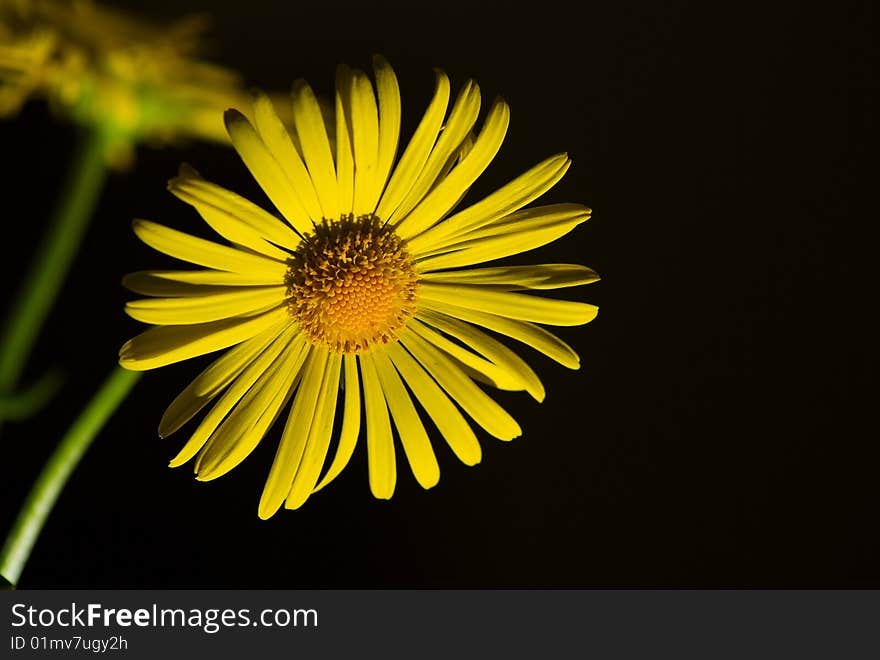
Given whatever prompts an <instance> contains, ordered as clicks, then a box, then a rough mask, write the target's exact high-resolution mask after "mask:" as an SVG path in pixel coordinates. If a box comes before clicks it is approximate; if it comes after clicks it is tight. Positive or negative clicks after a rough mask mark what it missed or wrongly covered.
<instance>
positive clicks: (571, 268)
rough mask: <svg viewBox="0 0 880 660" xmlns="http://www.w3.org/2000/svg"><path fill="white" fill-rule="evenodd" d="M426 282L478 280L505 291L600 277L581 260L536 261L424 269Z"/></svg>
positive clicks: (557, 286)
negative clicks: (456, 268)
mask: <svg viewBox="0 0 880 660" xmlns="http://www.w3.org/2000/svg"><path fill="white" fill-rule="evenodd" d="M420 279H421V280H422V281H424V282H436V283H438V284H439V283H444V284H478V285H480V286H497V287H499V288H501V289H503V290H505V291H519V290H523V289H537V290H542V289H561V288H563V287H569V286H581V285H582V284H590V283H591V282H596V281H598V279H599V275H598V274H597V273H596V271H594V270H592V269H591V268H587V267H586V266H581V265H579V264H536V265H534V266H502V267H498V268H470V269H467V270H444V271H439V272H431V273H423V274H422V275H421V276H420Z"/></svg>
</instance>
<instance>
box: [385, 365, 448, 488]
mask: <svg viewBox="0 0 880 660" xmlns="http://www.w3.org/2000/svg"><path fill="white" fill-rule="evenodd" d="M372 356H373V363H374V364H375V365H376V373H377V374H378V376H379V382H380V384H381V386H382V392H383V393H384V395H385V401H386V402H387V403H388V408H389V409H390V410H391V416H392V418H393V419H394V425H395V426H396V427H397V434H398V435H399V436H400V442H401V444H402V445H403V451H404V453H405V454H406V458H407V460H408V461H409V466H410V469H412V473H413V476H415V478H416V481H418V482H419V485H420V486H421V487H422V488H433V487H434V486H436V485H437V482H438V481H439V480H440V466H439V465H438V464H437V457H436V456H434V449H433V448H432V447H431V441H430V440H429V439H428V434H427V433H426V432H425V427H424V425H422V420H421V419H419V414H418V412H416V409H415V406H413V403H412V399H410V396H409V394H408V393H407V391H406V388H405V387H404V386H403V383H402V382H401V381H400V376H398V375H397V371H396V370H395V369H394V366H393V365H392V364H391V361H390V360H389V359H388V356H387V355H386V354H385V353H382V352H375V353H373V354H372Z"/></svg>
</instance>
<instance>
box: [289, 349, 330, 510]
mask: <svg viewBox="0 0 880 660" xmlns="http://www.w3.org/2000/svg"><path fill="white" fill-rule="evenodd" d="M341 366H342V356H341V355H340V354H338V353H331V354H330V356H329V358H328V360H327V366H326V368H325V369H324V380H323V382H322V383H321V392H320V394H319V395H318V401H317V403H316V404H315V417H314V419H313V420H312V427H311V429H310V430H309V439H308V441H307V442H306V448H305V452H304V453H303V457H302V460H301V461H300V463H299V469H297V471H296V475H295V476H294V478H293V484H291V486H290V492H289V493H288V494H287V499H286V500H285V502H284V508H286V509H298V508H299V507H301V506H302V505H303V504H305V501H306V500H307V499H308V498H309V495H311V494H312V491H314V489H315V484H316V483H317V482H318V477H319V476H320V474H321V467H322V466H323V465H324V460H325V459H326V458H327V451H328V450H329V449H330V438H331V437H332V435H333V420H334V419H335V418H336V396H337V394H338V392H339V370H340V368H341Z"/></svg>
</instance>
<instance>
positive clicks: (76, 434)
mask: <svg viewBox="0 0 880 660" xmlns="http://www.w3.org/2000/svg"><path fill="white" fill-rule="evenodd" d="M139 378H140V372H139V371H127V370H126V369H123V368H122V367H116V368H115V369H114V370H113V371H112V372H111V373H110V376H108V378H107V379H106V380H105V381H104V384H103V385H101V388H100V389H99V390H98V391H97V393H96V394H95V396H94V397H92V400H91V401H89V403H88V405H86V407H85V409H84V410H83V411H82V412H81V413H80V415H79V417H77V419H76V421H75V422H74V423H73V426H71V427H70V428H69V429H68V431H67V433H66V434H65V435H64V437H63V438H62V439H61V443H60V444H59V445H58V447H57V448H56V449H55V451H54V452H53V454H52V455H51V456H50V457H49V460H48V461H47V462H46V465H45V466H44V467H43V470H42V472H40V475H39V476H38V477H37V480H36V482H34V485H33V487H32V488H31V492H30V493H29V494H28V497H27V499H26V500H25V503H24V505H23V506H22V508H21V511H19V513H18V518H16V520H15V523H14V524H13V526H12V530H11V531H10V533H9V536H8V537H7V539H6V543H5V544H4V545H3V549H2V550H0V576H2V577H4V578H5V579H6V580H7V581H8V582H9V583H10V584H11V585H13V586H14V585H16V584H17V583H18V579H19V578H20V577H21V571H22V569H23V568H24V565H25V563H26V562H27V560H28V557H29V556H30V554H31V550H32V549H33V547H34V543H35V542H36V540H37V537H38V536H39V534H40V531H41V530H42V529H43V525H44V524H45V522H46V518H48V516H49V513H50V512H51V511H52V507H53V506H54V505H55V501H56V500H57V499H58V496H59V495H60V493H61V490H62V489H63V488H64V484H65V483H67V479H68V478H69V477H70V474H71V473H72V472H73V470H74V468H76V466H77V464H78V463H79V461H80V459H81V458H82V456H83V454H84V453H85V452H86V450H87V449H88V448H89V445H90V444H91V443H92V440H94V439H95V436H97V435H98V432H99V431H100V430H101V428H102V427H103V426H104V424H105V423H106V421H107V420H108V419H109V418H110V416H111V415H112V414H113V412H114V411H115V410H116V408H117V407H118V406H119V404H120V403H122V401H123V400H124V399H125V397H126V395H127V394H128V393H129V392H130V391H131V388H132V387H133V386H134V384H135V383H136V382H137V381H138V379H139Z"/></svg>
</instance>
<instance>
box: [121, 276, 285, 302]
mask: <svg viewBox="0 0 880 660" xmlns="http://www.w3.org/2000/svg"><path fill="white" fill-rule="evenodd" d="M275 284H278V277H277V275H274V274H273V275H265V274H263V275H260V274H259V273H258V274H256V275H251V274H249V273H231V272H228V271H225V270H140V271H137V272H135V273H129V274H128V275H126V276H125V277H123V278H122V286H124V287H125V288H126V289H129V290H130V291H134V292H135V293H139V294H141V295H143V296H157V297H160V298H165V297H168V298H174V297H183V296H204V295H210V294H213V293H223V292H229V291H234V290H235V289H236V288H239V287H249V286H272V285H275Z"/></svg>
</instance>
